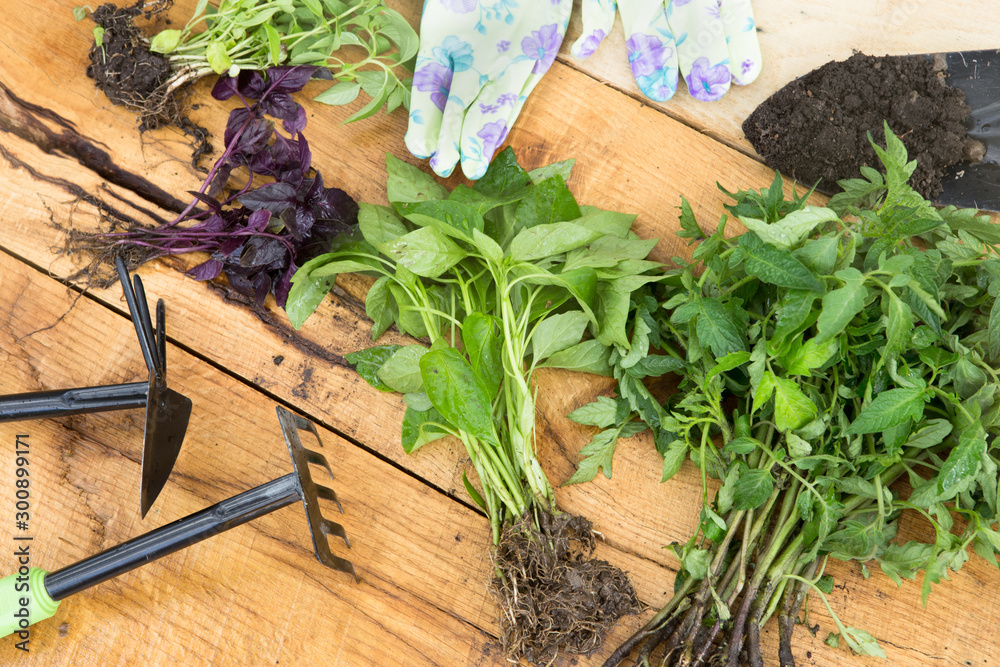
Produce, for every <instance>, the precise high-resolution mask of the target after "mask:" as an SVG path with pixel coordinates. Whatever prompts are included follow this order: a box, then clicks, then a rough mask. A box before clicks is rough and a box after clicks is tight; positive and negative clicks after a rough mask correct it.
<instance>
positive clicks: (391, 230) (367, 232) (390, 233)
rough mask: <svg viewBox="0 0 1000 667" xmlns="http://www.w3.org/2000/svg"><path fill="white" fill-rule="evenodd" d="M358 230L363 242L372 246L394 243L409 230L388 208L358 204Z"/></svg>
mask: <svg viewBox="0 0 1000 667" xmlns="http://www.w3.org/2000/svg"><path fill="white" fill-rule="evenodd" d="M358 229H360V230H361V235H362V236H363V237H364V239H365V241H368V243H371V244H372V245H373V246H379V245H381V244H383V243H388V242H390V241H395V240H396V239H398V238H399V237H400V236H403V235H404V234H406V233H407V232H408V231H409V230H408V229H407V228H406V226H405V225H404V224H403V221H402V220H400V219H399V217H398V216H397V215H396V213H395V212H394V211H393V210H392V209H391V208H389V207H388V206H376V205H374V204H366V203H364V202H361V203H360V204H358Z"/></svg>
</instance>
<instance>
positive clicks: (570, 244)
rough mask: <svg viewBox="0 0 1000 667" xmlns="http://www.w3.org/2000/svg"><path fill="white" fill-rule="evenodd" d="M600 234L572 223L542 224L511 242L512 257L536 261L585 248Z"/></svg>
mask: <svg viewBox="0 0 1000 667" xmlns="http://www.w3.org/2000/svg"><path fill="white" fill-rule="evenodd" d="M598 237H600V233H599V232H596V231H593V230H590V229H587V228H586V227H581V226H579V225H577V224H574V223H572V222H556V223H551V224H540V225H536V226H535V227H529V228H527V229H522V230H521V231H520V232H519V233H518V234H517V236H515V237H514V239H513V240H512V241H511V242H510V255H511V257H513V258H514V259H516V260H519V261H526V262H528V261H534V260H538V259H542V258H543V257H551V256H553V255H558V254H560V253H564V252H567V251H569V250H574V249H576V248H579V247H581V246H585V245H587V244H588V243H590V242H591V241H594V240H595V239H597V238H598Z"/></svg>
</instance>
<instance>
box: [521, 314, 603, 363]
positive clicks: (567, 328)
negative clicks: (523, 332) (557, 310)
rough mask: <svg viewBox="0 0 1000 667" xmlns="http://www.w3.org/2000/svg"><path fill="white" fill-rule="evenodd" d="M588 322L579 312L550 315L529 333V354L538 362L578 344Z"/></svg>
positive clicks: (584, 315)
mask: <svg viewBox="0 0 1000 667" xmlns="http://www.w3.org/2000/svg"><path fill="white" fill-rule="evenodd" d="M589 322H590V318H588V317H587V315H586V314H584V313H583V312H581V311H579V310H574V311H570V312H568V313H561V314H559V315H551V316H549V317H547V318H545V319H544V320H542V321H541V322H539V323H538V324H537V325H536V326H535V328H534V330H533V331H532V333H531V354H532V358H533V359H534V361H535V362H536V363H537V362H540V361H542V360H543V359H546V358H548V357H549V356H550V355H552V354H554V353H556V352H561V351H562V350H565V349H566V348H568V347H570V346H572V345H576V344H577V343H579V342H580V339H581V338H583V334H584V332H585V331H586V330H587V324H588V323H589Z"/></svg>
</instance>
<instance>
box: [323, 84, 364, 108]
mask: <svg viewBox="0 0 1000 667" xmlns="http://www.w3.org/2000/svg"><path fill="white" fill-rule="evenodd" d="M360 92H361V84H360V83H357V82H355V83H346V82H345V83H338V84H335V85H332V86H330V87H329V88H327V89H326V90H324V91H323V92H322V93H320V94H319V95H317V96H316V97H314V98H313V100H314V101H316V102H319V103H321V104H328V105H330V106H332V107H338V106H342V105H344V104H350V103H351V102H353V101H354V100H356V99H358V93H360Z"/></svg>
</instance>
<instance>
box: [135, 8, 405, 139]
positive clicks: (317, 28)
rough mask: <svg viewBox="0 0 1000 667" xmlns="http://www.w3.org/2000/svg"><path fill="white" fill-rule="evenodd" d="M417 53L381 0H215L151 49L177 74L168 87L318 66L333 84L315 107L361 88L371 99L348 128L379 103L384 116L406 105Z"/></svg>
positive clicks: (344, 100)
mask: <svg viewBox="0 0 1000 667" xmlns="http://www.w3.org/2000/svg"><path fill="white" fill-rule="evenodd" d="M342 47H354V50H353V51H351V50H349V49H348V50H343V51H342V50H341V49H342ZM417 47H418V39H417V34H416V32H415V31H414V30H413V28H412V27H411V26H410V24H409V23H407V21H406V19H404V18H403V17H402V16H401V15H400V14H399V12H397V11H395V10H393V9H389V8H388V7H387V6H386V4H385V2H384V0H349V1H347V2H342V1H341V0H219V3H218V6H217V7H216V6H213V5H211V4H209V3H208V0H200V2H199V3H198V5H197V6H196V7H195V11H194V15H193V16H192V17H191V19H190V20H189V21H188V22H187V24H186V25H185V26H184V28H182V29H167V30H163V31H161V32H159V33H157V34H156V35H154V36H153V38H152V39H151V40H150V50H151V51H153V52H154V53H160V54H163V55H164V56H165V57H166V58H167V59H168V61H169V62H170V64H171V66H172V68H173V70H174V74H173V76H172V77H171V79H170V81H169V82H168V84H167V87H168V88H176V87H178V86H180V85H182V84H183V83H187V82H190V81H193V80H195V79H199V78H201V77H203V76H207V75H210V74H213V73H215V74H228V75H229V76H237V75H238V74H239V73H240V72H243V71H248V70H255V71H262V70H266V69H269V68H272V67H276V66H284V65H308V66H313V67H317V68H322V71H323V72H324V73H325V74H326V76H325V78H328V79H332V80H333V81H334V83H335V85H333V86H332V87H330V88H328V89H326V90H325V91H323V92H322V93H320V94H319V95H317V96H316V97H315V98H314V99H315V100H316V101H317V102H323V103H325V104H331V105H341V104H349V103H351V102H353V101H354V100H355V99H357V97H358V93H359V92H360V91H362V90H364V92H365V93H367V94H368V95H369V96H370V97H371V101H370V102H369V103H368V104H367V105H366V106H365V107H364V108H363V109H361V110H359V111H358V112H357V113H355V114H354V115H352V116H351V117H350V118H349V119H348V122H350V121H353V120H359V119H362V118H367V117H368V116H371V115H372V114H374V113H375V112H377V111H378V110H379V109H380V108H382V106H383V105H384V106H385V107H386V111H387V112H391V111H393V110H394V109H396V108H397V107H399V106H400V105H403V106H407V107H408V106H409V96H410V91H409V86H410V82H411V80H412V65H411V64H410V61H411V60H412V59H413V57H414V56H416V54H417ZM356 55H357V56H360V57H355V56H356ZM401 77H402V78H401Z"/></svg>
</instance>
